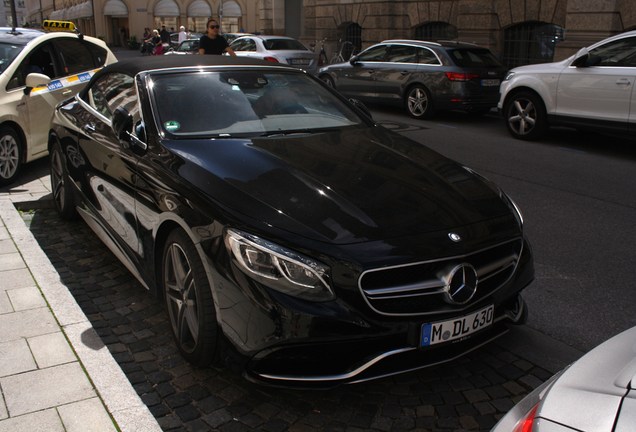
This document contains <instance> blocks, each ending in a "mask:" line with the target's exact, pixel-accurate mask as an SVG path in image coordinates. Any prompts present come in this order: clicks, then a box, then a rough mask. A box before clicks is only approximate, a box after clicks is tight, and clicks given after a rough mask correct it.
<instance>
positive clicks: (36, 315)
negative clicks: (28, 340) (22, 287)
mask: <svg viewBox="0 0 636 432" xmlns="http://www.w3.org/2000/svg"><path fill="white" fill-rule="evenodd" d="M57 330H59V327H58V325H57V322H56V321H55V318H54V317H53V314H52V313H51V311H50V310H49V309H48V308H39V309H29V310H25V311H19V312H14V313H10V314H4V315H0V342H6V341H10V340H15V339H20V338H25V337H32V336H39V335H43V334H48V333H53V332H55V331H57Z"/></svg>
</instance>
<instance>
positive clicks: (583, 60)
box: [572, 53, 602, 68]
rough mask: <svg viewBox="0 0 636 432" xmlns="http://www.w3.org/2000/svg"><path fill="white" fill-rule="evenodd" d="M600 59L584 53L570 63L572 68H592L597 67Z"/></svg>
mask: <svg viewBox="0 0 636 432" xmlns="http://www.w3.org/2000/svg"><path fill="white" fill-rule="evenodd" d="M601 60H602V59H601V57H599V56H595V55H592V54H589V53H585V54H584V55H582V56H581V57H579V58H577V59H576V60H574V61H573V62H572V66H574V67H577V68H580V67H584V68H585V67H592V66H597V65H598V64H599V63H600V62H601Z"/></svg>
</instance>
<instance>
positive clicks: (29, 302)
mask: <svg viewBox="0 0 636 432" xmlns="http://www.w3.org/2000/svg"><path fill="white" fill-rule="evenodd" d="M6 293H7V295H8V296H9V300H11V304H12V305H13V309H14V310H15V311H21V310H28V309H37V308H41V307H46V301H44V297H42V293H41V292H40V290H39V289H38V288H37V287H25V288H17V289H11V290H7V291H6Z"/></svg>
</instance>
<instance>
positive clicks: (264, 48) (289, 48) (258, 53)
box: [230, 35, 318, 73]
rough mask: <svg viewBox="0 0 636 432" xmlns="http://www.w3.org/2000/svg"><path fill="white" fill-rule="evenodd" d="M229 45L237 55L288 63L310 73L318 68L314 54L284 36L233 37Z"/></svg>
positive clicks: (297, 42) (292, 39)
mask: <svg viewBox="0 0 636 432" xmlns="http://www.w3.org/2000/svg"><path fill="white" fill-rule="evenodd" d="M230 47H231V48H232V49H233V50H234V52H236V55H237V56H239V57H251V58H258V59H262V60H266V61H268V62H272V63H284V64H289V65H292V66H296V67H299V68H301V69H304V70H306V71H308V72H310V73H315V72H316V71H317V68H318V59H317V58H316V54H315V53H314V52H313V51H310V50H309V49H307V48H306V47H305V46H304V45H303V44H302V43H301V42H299V41H297V40H296V39H294V38H290V37H286V36H262V35H259V36H256V35H252V36H242V37H240V38H237V39H234V40H233V41H232V43H231V44H230Z"/></svg>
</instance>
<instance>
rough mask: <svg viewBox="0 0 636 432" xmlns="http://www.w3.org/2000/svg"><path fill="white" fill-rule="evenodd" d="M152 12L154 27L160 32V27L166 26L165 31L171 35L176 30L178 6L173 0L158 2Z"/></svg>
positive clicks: (160, 0)
mask: <svg viewBox="0 0 636 432" xmlns="http://www.w3.org/2000/svg"><path fill="white" fill-rule="evenodd" d="M153 12H154V16H155V19H154V27H155V28H156V29H158V30H161V26H166V29H167V30H168V31H169V32H171V33H173V32H175V31H177V30H176V29H178V28H179V27H178V23H177V19H178V18H179V5H177V3H176V2H175V1H174V0H159V2H158V3H157V4H156V5H155V8H154V10H153Z"/></svg>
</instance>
